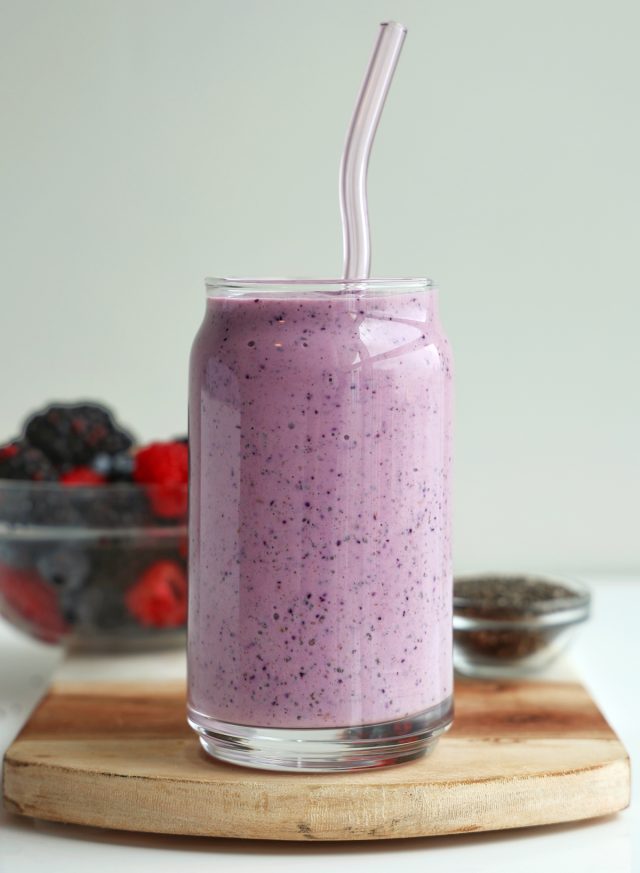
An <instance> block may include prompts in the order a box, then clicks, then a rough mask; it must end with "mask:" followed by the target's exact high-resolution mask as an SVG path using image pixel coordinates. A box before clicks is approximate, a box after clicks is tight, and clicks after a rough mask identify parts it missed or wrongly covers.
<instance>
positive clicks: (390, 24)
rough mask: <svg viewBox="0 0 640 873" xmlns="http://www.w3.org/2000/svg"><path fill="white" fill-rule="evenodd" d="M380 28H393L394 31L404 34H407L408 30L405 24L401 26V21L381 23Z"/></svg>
mask: <svg viewBox="0 0 640 873" xmlns="http://www.w3.org/2000/svg"><path fill="white" fill-rule="evenodd" d="M380 27H391V28H393V30H401V31H402V33H406V32H407V28H406V27H405V26H404V24H400V22H399V21H381V22H380Z"/></svg>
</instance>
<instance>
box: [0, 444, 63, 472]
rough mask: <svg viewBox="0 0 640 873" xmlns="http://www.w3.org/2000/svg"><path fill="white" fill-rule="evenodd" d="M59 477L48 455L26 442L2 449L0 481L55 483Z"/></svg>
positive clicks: (0, 455) (0, 449)
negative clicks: (25, 480)
mask: <svg viewBox="0 0 640 873" xmlns="http://www.w3.org/2000/svg"><path fill="white" fill-rule="evenodd" d="M57 478H58V475H57V473H56V471H55V469H54V467H53V465H52V463H51V461H49V460H48V458H47V457H46V455H44V454H43V453H42V452H41V451H40V450H39V449H34V448H33V447H32V446H30V445H29V444H28V443H26V442H24V440H14V441H13V442H12V443H9V445H7V446H2V448H0V479H31V480H32V481H35V482H53V481H55V480H56V479H57Z"/></svg>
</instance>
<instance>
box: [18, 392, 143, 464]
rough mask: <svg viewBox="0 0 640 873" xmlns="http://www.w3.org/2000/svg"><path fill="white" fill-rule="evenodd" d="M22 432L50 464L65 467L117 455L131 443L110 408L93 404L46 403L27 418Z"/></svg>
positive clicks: (129, 437) (130, 438)
mask: <svg viewBox="0 0 640 873" xmlns="http://www.w3.org/2000/svg"><path fill="white" fill-rule="evenodd" d="M24 433H25V438H26V440H27V442H29V443H31V445H33V446H35V447H36V448H38V449H40V450H41V451H42V452H44V453H45V455H46V456H47V457H48V458H49V460H50V461H51V462H52V463H54V464H57V465H59V466H66V467H78V466H82V465H84V464H88V463H89V462H90V461H91V460H92V459H93V458H94V457H95V456H96V455H97V454H106V455H116V454H118V453H119V452H124V451H126V450H127V449H128V448H129V447H130V446H131V445H132V443H133V438H132V437H131V435H130V434H129V433H127V432H126V431H125V430H123V429H122V428H120V427H118V426H117V425H116V423H115V421H114V420H113V416H112V415H111V413H110V412H109V410H108V409H105V407H104V406H99V405H98V404H95V403H78V404H55V405H53V406H49V407H47V408H46V409H44V410H43V411H42V412H37V413H35V414H34V415H33V416H32V417H31V418H30V419H29V421H28V422H27V425H26V427H25V432H24Z"/></svg>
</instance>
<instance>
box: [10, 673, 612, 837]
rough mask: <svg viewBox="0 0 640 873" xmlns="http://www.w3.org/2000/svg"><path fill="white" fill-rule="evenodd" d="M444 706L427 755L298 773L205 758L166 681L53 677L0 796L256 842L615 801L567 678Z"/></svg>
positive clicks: (53, 814)
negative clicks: (448, 721) (446, 716)
mask: <svg viewBox="0 0 640 873" xmlns="http://www.w3.org/2000/svg"><path fill="white" fill-rule="evenodd" d="M455 700H456V716H455V724H454V727H453V729H452V730H451V732H450V733H448V734H446V735H445V736H444V737H442V738H441V739H440V742H439V743H438V745H437V747H436V749H435V751H434V752H433V754H432V755H431V756H430V757H428V758H424V759H422V760H420V761H414V762H411V763H408V764H404V765H402V766H399V767H392V768H388V769H378V770H373V771H371V770H370V771H363V772H358V773H347V774H330V775H319V774H309V775H301V774H289V773H284V774H281V773H268V772H265V771H260V770H247V769H243V768H239V767H234V766H231V765H227V764H218V763H216V762H214V761H213V760H211V759H210V758H208V757H207V756H206V755H205V754H204V752H202V751H201V749H200V747H199V744H198V741H197V739H196V737H195V735H194V734H193V733H192V731H191V730H190V729H189V728H188V727H187V725H186V723H185V702H184V685H183V683H182V682H179V681H178V682H172V683H168V684H166V683H165V684H155V685H154V684H149V683H148V682H147V683H142V682H128V683H126V684H123V683H118V684H113V683H106V682H102V683H99V684H96V683H93V684H88V683H68V682H67V683H59V684H57V685H56V686H54V687H53V688H52V689H51V691H50V693H49V694H48V695H47V697H46V698H45V699H44V700H43V701H42V703H41V704H40V706H39V707H38V708H37V709H36V710H35V712H34V713H33V715H32V716H31V718H30V720H29V722H28V723H27V725H26V726H25V728H24V729H23V731H22V732H21V734H20V735H19V736H18V738H17V739H16V740H15V742H14V743H13V745H12V746H11V747H10V749H9V750H8V752H7V754H6V758H5V762H4V795H5V803H6V805H7V807H8V809H10V810H11V811H13V812H16V813H19V814H21V815H26V816H32V817H35V818H41V819H50V820H53V821H62V822H72V823H75V824H83V825H96V826H99V827H106V828H121V829H124V830H132V831H151V832H157V833H166V834H193V835H195V834H197V835H200V836H202V835H205V836H221V837H244V838H251V839H272V840H366V839H387V838H395V837H413V836H428V835H436V834H452V833H464V832H468V831H485V830H495V829H501V828H514V827H522V826H526V825H542V824H549V823H552V822H566V821H574V820H577V819H585V818H592V817H595V816H602V815H607V814H609V813H613V812H616V811H618V810H620V809H623V808H624V807H625V806H627V804H628V802H629V760H628V757H627V753H626V751H625V749H624V747H623V746H622V744H621V743H620V741H619V740H618V738H617V737H616V735H615V734H614V733H613V731H612V730H611V728H610V727H609V725H608V724H607V722H606V721H605V720H604V718H603V716H602V714H601V713H600V711H599V710H598V708H597V706H596V705H595V703H594V702H593V700H592V699H591V697H590V696H589V694H588V692H587V691H586V689H585V688H584V687H583V686H582V685H580V684H579V683H576V682H480V681H478V682H474V681H470V680H464V681H462V680H461V681H459V682H458V684H457V687H456V697H455Z"/></svg>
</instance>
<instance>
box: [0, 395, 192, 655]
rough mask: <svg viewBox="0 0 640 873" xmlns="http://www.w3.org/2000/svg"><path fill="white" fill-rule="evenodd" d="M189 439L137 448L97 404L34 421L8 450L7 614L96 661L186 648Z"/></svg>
mask: <svg viewBox="0 0 640 873" xmlns="http://www.w3.org/2000/svg"><path fill="white" fill-rule="evenodd" d="M187 471H188V447H187V441H186V439H176V440H171V441H168V442H155V443H151V444H149V445H143V446H140V445H136V444H135V442H134V439H133V437H132V436H131V434H130V433H129V432H128V431H127V430H125V429H124V428H122V427H121V426H120V425H119V424H118V423H117V422H116V421H115V420H114V418H113V415H112V414H111V412H110V411H109V410H108V409H106V408H105V407H103V406H100V405H98V404H95V403H78V404H55V405H52V406H49V407H47V408H46V409H43V410H40V411H38V412H36V413H35V414H33V415H32V416H31V417H30V418H29V419H28V421H27V422H26V424H25V426H24V428H23V430H22V433H21V435H20V436H19V437H17V438H16V439H14V440H12V441H11V442H9V443H7V444H6V445H4V446H2V447H0V613H1V614H2V615H4V616H5V618H7V619H8V620H9V621H11V622H12V623H13V624H15V625H16V626H17V627H19V628H21V629H22V630H24V631H26V632H27V633H29V634H31V635H32V636H34V637H36V638H37V639H40V640H42V641H44V642H50V643H65V644H68V645H70V646H73V647H76V648H81V649H88V650H116V649H120V650H133V649H141V648H142V649H145V648H146V649H152V648H163V647H168V646H172V645H182V644H183V642H184V631H185V626H186V616H187V566H186V552H187V526H186V518H187Z"/></svg>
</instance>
